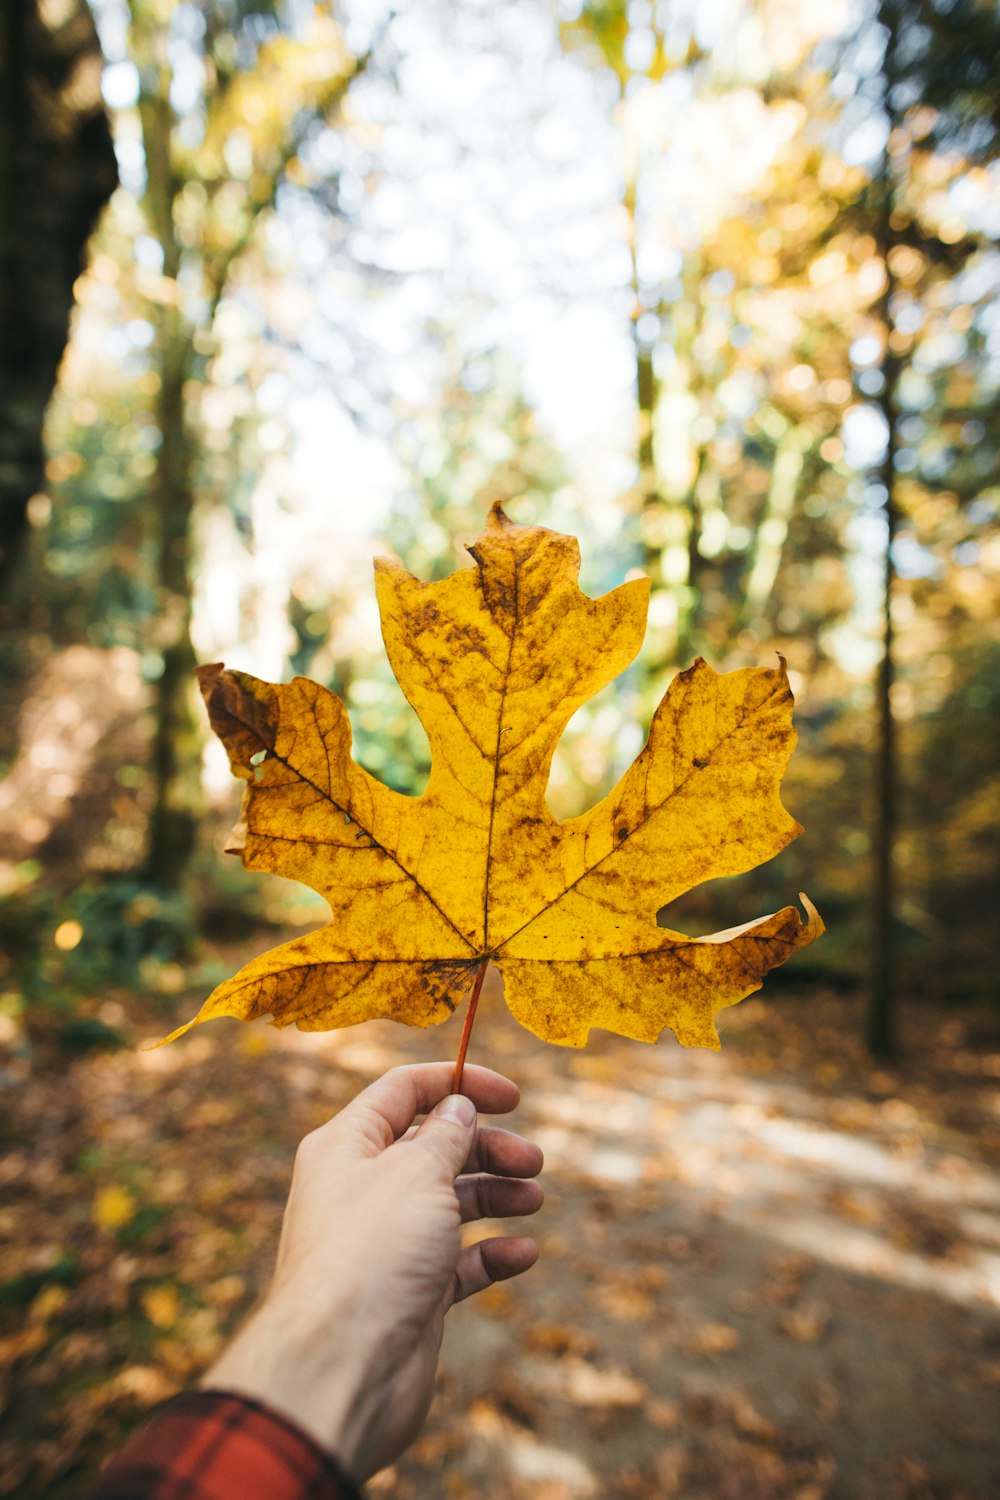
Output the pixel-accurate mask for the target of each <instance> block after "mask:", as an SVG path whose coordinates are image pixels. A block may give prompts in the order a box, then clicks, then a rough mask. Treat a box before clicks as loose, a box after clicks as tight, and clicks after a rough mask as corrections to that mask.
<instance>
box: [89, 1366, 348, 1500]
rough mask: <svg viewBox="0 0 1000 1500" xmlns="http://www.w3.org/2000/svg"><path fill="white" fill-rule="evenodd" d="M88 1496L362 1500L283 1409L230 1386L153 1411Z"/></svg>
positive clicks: (95, 1499)
mask: <svg viewBox="0 0 1000 1500" xmlns="http://www.w3.org/2000/svg"><path fill="white" fill-rule="evenodd" d="M88 1500H360V1492H359V1491H358V1490H357V1489H355V1487H354V1486H353V1485H352V1484H351V1483H350V1481H349V1480H348V1479H347V1477H346V1476H345V1475H344V1474H342V1473H341V1471H340V1469H339V1468H338V1466H337V1464H336V1463H335V1462H334V1460H333V1459H332V1458H331V1457H330V1455H329V1454H328V1453H326V1452H324V1450H323V1449H322V1448H321V1447H320V1446H319V1444H318V1443H317V1442H315V1440H314V1439H313V1438H311V1437H310V1436H309V1434H308V1433H306V1432H303V1430H302V1429H301V1428H300V1427H298V1426H297V1425H296V1423H294V1422H293V1421H291V1420H290V1419H289V1418H288V1417H285V1416H283V1415H282V1414H281V1413H280V1412H276V1411H272V1410H271V1408H270V1407H268V1406H264V1405H263V1404H262V1403H261V1402H259V1401H255V1400H254V1399H253V1398H252V1397H250V1396H239V1395H236V1394H235V1393H233V1392H230V1391H192V1392H190V1393H187V1394H185V1395H183V1396H178V1397H177V1398H176V1399H175V1400H173V1401H171V1402H170V1403H169V1404H168V1405H167V1406H164V1407H162V1408H161V1409H160V1411H158V1412H157V1413H156V1414H155V1415H154V1416H153V1418H152V1420H151V1421H150V1422H149V1423H148V1424H147V1426H146V1427H145V1428H144V1429H143V1431H142V1432H140V1433H139V1435H138V1437H135V1438H133V1439H132V1441H131V1442H130V1443H129V1444H128V1446H127V1447H126V1448H125V1449H124V1450H123V1451H122V1452H121V1453H119V1454H118V1455H117V1457H116V1458H114V1459H113V1460H112V1462H111V1463H110V1464H109V1465H108V1467H107V1469H105V1471H104V1473H103V1474H102V1475H101V1478H100V1479H99V1480H98V1482H97V1485H96V1487H95V1488H94V1489H93V1490H92V1491H91V1492H90V1495H89V1496H88Z"/></svg>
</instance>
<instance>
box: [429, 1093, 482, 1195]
mask: <svg viewBox="0 0 1000 1500" xmlns="http://www.w3.org/2000/svg"><path fill="white" fill-rule="evenodd" d="M475 1138H476V1106H475V1105H474V1104H473V1102H472V1100H471V1099H468V1098H466V1096H465V1095H464V1094H449V1095H448V1096H447V1098H445V1099H441V1100H439V1102H438V1103H437V1104H435V1106H434V1108H433V1109H432V1110H431V1112H430V1114H429V1115H428V1116H427V1118H426V1119H425V1120H424V1122H423V1124H422V1125H421V1126H420V1128H419V1130H418V1131H417V1133H416V1135H415V1136H414V1137H413V1144H414V1145H415V1146H420V1147H422V1149H423V1150H424V1151H428V1152H429V1153H430V1154H431V1155H432V1156H433V1157H435V1158H436V1160H437V1161H438V1162H440V1164H441V1166H442V1167H443V1168H444V1170H445V1172H446V1173H447V1174H448V1179H449V1181H451V1180H453V1179H454V1178H456V1177H457V1176H458V1174H459V1172H461V1170H462V1168H463V1167H464V1166H465V1163H466V1161H467V1160H468V1157H469V1153H470V1151H471V1150H472V1143H473V1141H474V1140H475Z"/></svg>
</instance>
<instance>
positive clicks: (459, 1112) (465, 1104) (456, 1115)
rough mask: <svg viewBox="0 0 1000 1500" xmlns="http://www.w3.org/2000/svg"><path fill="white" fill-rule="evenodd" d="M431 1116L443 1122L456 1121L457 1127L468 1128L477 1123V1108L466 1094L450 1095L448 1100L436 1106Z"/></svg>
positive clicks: (443, 1100)
mask: <svg viewBox="0 0 1000 1500" xmlns="http://www.w3.org/2000/svg"><path fill="white" fill-rule="evenodd" d="M431 1114H433V1115H437V1116H438V1118H439V1119H442V1120H454V1121H455V1124H456V1125H464V1126H465V1127H466V1128H468V1126H470V1125H474V1124H475V1123H476V1106H475V1105H474V1104H473V1102H472V1100H471V1099H469V1098H467V1097H466V1095H465V1094H449V1095H448V1097H447V1098H446V1099H442V1100H441V1101H440V1102H439V1103H438V1104H435V1106H434V1108H433V1109H432V1110H431Z"/></svg>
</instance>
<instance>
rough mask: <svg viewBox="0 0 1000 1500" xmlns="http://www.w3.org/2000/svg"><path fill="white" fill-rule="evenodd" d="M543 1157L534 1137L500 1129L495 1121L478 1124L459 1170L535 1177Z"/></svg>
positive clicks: (500, 1175)
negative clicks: (494, 1123) (474, 1138)
mask: <svg viewBox="0 0 1000 1500" xmlns="http://www.w3.org/2000/svg"><path fill="white" fill-rule="evenodd" d="M544 1162H545V1158H544V1157H543V1156H542V1152H541V1148H540V1147H538V1146H536V1145H535V1143H534V1141H527V1140H525V1138H524V1136H523V1135H515V1133H514V1131H513V1130H501V1129H500V1128H499V1127H497V1126H495V1125H480V1127H479V1130H478V1132H477V1134H476V1140H475V1145H474V1146H473V1148H472V1151H471V1152H470V1154H469V1159H468V1161H467V1162H466V1163H465V1165H464V1167H463V1168H462V1170H463V1171H464V1172H490V1173H492V1174H493V1175H494V1176H495V1177H537V1176H538V1174H539V1172H540V1171H541V1170H542V1167H543V1165H544Z"/></svg>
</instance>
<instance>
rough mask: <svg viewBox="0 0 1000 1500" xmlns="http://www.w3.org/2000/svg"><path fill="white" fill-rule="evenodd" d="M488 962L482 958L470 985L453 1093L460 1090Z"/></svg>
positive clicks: (452, 1083)
mask: <svg viewBox="0 0 1000 1500" xmlns="http://www.w3.org/2000/svg"><path fill="white" fill-rule="evenodd" d="M489 963H490V961H489V959H488V958H484V959H483V961H482V963H481V964H480V965H479V971H478V973H477V974H476V982H475V984H474V985H473V986H472V994H471V995H470V996H469V1008H468V1010H467V1011H466V1012H465V1025H464V1026H463V1027H462V1040H461V1041H460V1042H459V1044H458V1057H457V1058H456V1059H455V1076H454V1077H453V1079H452V1081H451V1091H452V1093H453V1094H460V1093H461V1092H462V1073H463V1071H464V1069H465V1054H466V1053H467V1052H468V1050H469V1037H470V1036H471V1035H472V1023H473V1022H474V1021H475V1019H476V1006H477V1005H478V1004H479V991H480V990H481V989H482V987H483V980H484V979H485V978H486V970H487V969H488V968H489Z"/></svg>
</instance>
